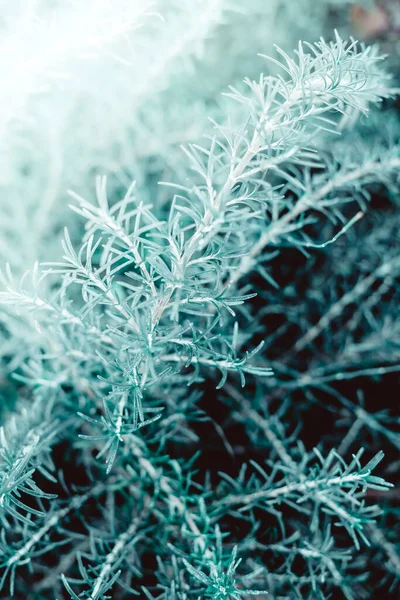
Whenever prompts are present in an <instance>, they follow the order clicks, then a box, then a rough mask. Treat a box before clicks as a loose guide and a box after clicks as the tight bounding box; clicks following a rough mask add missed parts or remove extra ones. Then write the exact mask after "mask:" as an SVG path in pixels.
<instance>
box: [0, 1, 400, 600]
mask: <svg viewBox="0 0 400 600" xmlns="http://www.w3.org/2000/svg"><path fill="white" fill-rule="evenodd" d="M139 4H140V3H138V6H139ZM222 4H224V3H223V2H221V5H222ZM233 4H235V3H233ZM221 10H222V9H221ZM212 14H214V13H212ZM214 16H215V18H216V19H217V18H218V15H215V14H214ZM383 58H384V57H383V56H381V55H380V54H379V50H378V48H377V47H375V46H373V45H372V46H364V45H363V44H359V43H358V42H356V41H354V40H352V39H351V40H350V41H349V42H346V41H344V40H343V39H342V38H341V37H340V35H339V34H338V33H337V32H336V33H335V34H334V36H333V40H332V41H325V40H324V39H323V38H321V39H320V41H318V42H316V43H314V44H309V43H305V42H304V43H299V44H298V46H297V49H296V50H295V51H294V52H293V53H292V54H291V55H289V54H287V53H286V52H285V51H284V50H282V49H280V48H277V49H276V53H275V56H273V57H267V56H264V55H262V56H261V57H260V61H264V64H265V70H266V72H268V74H261V75H259V77H258V78H257V79H255V80H254V79H252V78H249V79H245V81H244V82H243V83H241V84H238V85H236V86H234V87H231V88H229V89H228V91H227V92H226V94H225V100H224V104H221V105H220V107H219V109H218V111H217V112H220V109H221V106H224V111H228V112H225V113H224V114H223V115H222V116H221V119H220V120H219V121H216V120H213V122H212V131H211V132H210V133H209V129H208V130H207V129H206V124H204V128H205V129H204V130H205V131H206V132H207V135H205V137H204V138H203V140H202V142H199V143H198V142H197V141H196V142H193V143H189V144H186V145H185V146H184V147H182V154H181V157H182V158H181V159H180V164H179V168H177V169H176V171H175V175H176V177H175V178H174V179H175V180H174V181H172V182H165V181H160V182H159V190H160V191H159V192H157V191H156V188H155V186H153V185H151V186H150V184H149V188H148V190H147V193H146V192H143V191H142V188H143V181H139V182H136V181H135V182H133V183H131V184H130V185H129V186H128V187H127V189H125V190H123V191H122V192H121V186H115V185H108V179H107V177H106V176H103V175H99V176H97V177H96V180H95V190H94V193H92V194H89V193H88V194H87V195H86V194H83V193H80V192H78V191H75V190H73V191H71V192H70V201H71V209H72V211H71V215H75V216H73V217H70V218H71V219H72V221H70V222H74V221H73V219H76V222H77V223H82V227H81V226H79V227H81V230H82V231H83V234H82V240H81V242H80V243H76V242H75V239H76V232H75V231H74V232H72V233H71V232H70V229H69V228H65V230H64V236H63V239H62V241H61V245H62V256H61V257H60V258H59V259H58V258H57V259H55V260H52V261H48V260H47V261H46V262H42V263H41V264H38V263H35V264H34V266H33V267H32V268H31V269H30V270H29V271H28V272H26V274H25V275H24V276H23V277H22V278H20V276H19V273H18V271H19V270H20V269H19V266H18V265H16V266H15V267H14V266H13V265H12V264H11V265H10V264H8V263H7V264H6V265H5V267H4V269H3V270H2V272H1V284H2V290H1V291H0V305H1V310H2V314H1V321H0V323H1V327H2V332H1V333H2V335H3V337H4V350H3V351H2V355H3V356H4V386H3V385H2V387H1V388H0V393H1V394H2V395H4V397H6V396H7V397H8V398H9V404H10V403H11V404H12V406H8V407H7V406H5V408H4V410H3V413H4V414H3V427H2V428H1V434H0V520H1V524H2V533H1V537H0V548H1V555H0V567H1V574H0V588H1V590H2V592H1V593H2V597H7V598H8V597H10V598H11V597H14V598H22V597H23V598H27V599H32V600H33V599H37V600H39V599H40V598H42V599H44V598H55V597H56V598H58V599H59V600H61V598H68V599H73V600H81V599H84V598H86V599H87V600H105V599H106V598H116V599H117V598H121V599H122V598H128V597H131V596H138V597H141V598H144V599H147V600H191V599H193V600H195V599H199V598H212V599H214V600H239V599H241V598H250V597H259V598H264V597H265V598H275V599H276V600H278V599H280V600H281V599H283V598H287V599H292V598H293V599H296V598H299V599H301V598H304V599H311V598H313V599H327V598H331V597H335V598H336V597H338V598H345V599H347V600H357V599H359V598H364V597H365V598H373V597H374V596H373V594H374V592H375V590H377V589H380V590H384V592H382V593H387V594H389V593H390V591H389V590H390V589H393V590H395V589H396V586H397V584H398V579H399V577H400V557H399V554H398V541H397V539H398V538H397V539H396V535H395V534H394V531H395V527H396V524H397V521H396V510H397V512H398V508H397V509H396V506H395V505H394V503H392V502H391V497H392V496H391V494H393V490H392V483H391V482H390V480H391V479H394V476H395V469H396V460H397V466H398V458H397V459H396V454H395V452H396V450H397V451H398V449H399V448H400V437H399V421H398V417H396V415H393V414H392V412H390V410H389V406H387V407H379V410H370V409H369V406H368V404H371V402H370V399H369V398H366V397H365V393H364V394H363V388H362V384H361V383H360V381H361V382H363V381H365V380H367V381H371V382H372V383H371V385H379V382H382V380H384V379H385V378H387V377H396V373H397V372H398V371H399V370H400V366H399V365H400V363H399V344H398V333H399V322H398V316H397V296H398V281H399V274H400V259H399V246H398V233H397V225H398V218H399V216H398V211H397V205H396V193H397V189H398V184H399V172H400V171H399V167H400V151H399V149H400V146H399V138H398V132H399V128H398V123H397V115H396V114H395V113H394V112H393V113H391V112H390V111H388V110H385V112H384V113H383V115H384V116H382V112H383V111H378V109H377V107H376V105H377V104H380V103H382V101H385V103H386V105H388V104H389V103H390V101H391V99H392V98H394V96H395V95H396V90H395V88H394V86H393V84H392V81H391V78H390V76H389V75H388V74H387V73H386V71H385V67H384V63H383ZM273 73H275V74H273ZM143 95H144V93H143ZM229 107H230V108H229ZM369 113H371V116H370V118H369V119H368V120H367V119H366V116H367V115H369ZM384 121H385V123H386V125H385V126H383V122H384ZM194 137H197V136H194ZM181 141H185V138H184V136H183V138H182V140H181ZM155 153H156V151H155ZM178 175H179V178H178ZM150 189H151V193H149V190H150ZM377 193H379V194H381V196H382V197H383V198H385V202H386V204H385V208H384V209H379V210H378V209H376V208H374V198H376V194H377ZM158 198H160V201H158ZM166 198H168V200H166ZM77 229H78V226H77ZM0 234H1V229H0ZM360 240H361V243H360ZM24 337H25V339H26V340H29V343H28V344H24V343H18V344H16V343H15V340H22V339H23V338H24ZM350 381H351V382H352V383H354V382H355V385H358V384H357V382H358V383H360V385H359V386H358V387H354V388H350V387H347V388H346V387H341V385H340V384H341V383H342V384H343V382H344V383H346V382H347V383H348V382H350ZM376 381H378V383H376ZM377 389H378V388H377ZM3 390H4V391H3ZM364 392H365V390H364ZM321 415H324V416H321ZM324 419H325V422H329V423H330V424H331V423H332V421H333V420H334V421H335V427H331V428H329V426H326V427H325V434H324V435H322V431H323V426H321V435H320V430H319V425H318V426H317V425H316V423H317V422H319V420H320V422H321V424H322V423H324ZM310 420H311V421H310ZM310 423H311V424H310ZM310 430H311V431H312V433H311V435H310V434H309V435H307V432H309V431H310ZM360 447H361V449H360ZM363 447H365V448H366V450H365V451H364V449H363ZM381 448H384V449H385V450H386V449H387V453H388V455H389V460H386V461H384V460H383V459H384V452H383V451H382V449H381ZM364 453H365V454H367V456H366V457H365V458H364ZM243 455H244V456H243ZM382 461H383V462H382ZM382 465H383V466H382ZM385 465H389V467H390V468H389V469H387V471H386V472H385V471H384V469H385V468H387V467H385ZM385 497H386V498H388V499H387V500H385ZM382 513H383V514H382ZM393 524H395V525H393ZM396 545H397V547H396ZM382 565H384V567H383V566H382ZM374 574H375V575H374ZM374 577H375V578H374ZM388 597H389V596H388Z"/></svg>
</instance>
